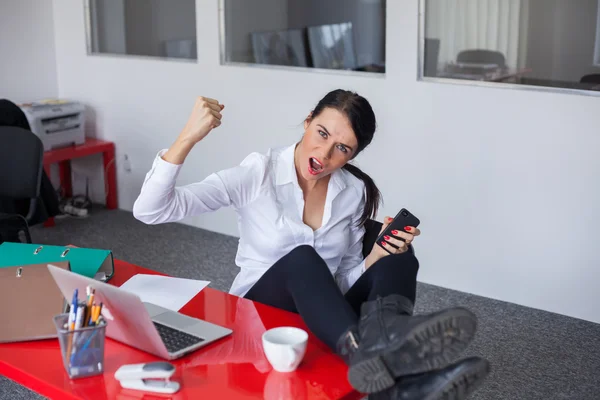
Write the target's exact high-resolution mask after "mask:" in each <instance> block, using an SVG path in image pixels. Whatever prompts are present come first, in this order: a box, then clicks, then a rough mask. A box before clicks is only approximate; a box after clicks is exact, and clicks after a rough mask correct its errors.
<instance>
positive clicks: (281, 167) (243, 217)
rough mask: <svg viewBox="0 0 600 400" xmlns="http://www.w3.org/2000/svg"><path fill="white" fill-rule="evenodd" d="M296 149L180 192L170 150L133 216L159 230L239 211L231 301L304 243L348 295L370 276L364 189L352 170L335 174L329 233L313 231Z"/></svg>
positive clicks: (251, 159) (249, 160)
mask: <svg viewBox="0 0 600 400" xmlns="http://www.w3.org/2000/svg"><path fill="white" fill-rule="evenodd" d="M295 146H296V145H295V144H294V145H292V146H289V147H284V148H279V149H270V150H269V151H268V152H267V153H266V154H260V153H252V154H250V155H249V156H248V157H246V159H244V160H243V161H242V163H241V164H240V165H238V166H236V167H233V168H229V169H225V170H222V171H219V172H216V173H213V174H211V175H210V176H208V177H207V178H206V179H204V180H203V181H201V182H197V183H193V184H190V185H185V186H179V187H176V186H175V181H176V179H177V175H178V174H179V170H180V168H181V165H175V164H171V163H168V162H166V161H164V160H163V159H162V158H161V156H162V155H163V154H164V153H165V152H166V150H161V151H160V152H159V153H158V155H157V156H156V158H155V160H154V163H153V165H152V168H151V169H150V171H149V172H148V173H147V174H146V178H145V180H144V184H143V185H142V189H141V192H140V195H139V196H138V198H137V200H136V201H135V204H134V206H133V215H134V216H135V218H137V219H138V220H140V221H142V222H144V223H146V224H160V223H164V222H173V221H179V220H181V219H183V218H185V217H188V216H193V215H198V214H202V213H205V212H210V211H216V210H217V209H219V208H221V207H225V206H233V207H234V209H235V210H236V212H237V214H238V229H239V234H240V240H239V245H238V251H237V255H236V258H235V263H236V264H237V265H238V266H239V267H240V269H241V271H240V272H239V274H238V275H237V277H236V278H235V280H234V282H233V285H232V287H231V289H230V293H231V294H234V295H237V296H244V295H245V294H246V293H247V292H248V290H250V288H251V287H252V286H253V285H254V283H256V281H258V279H259V278H260V277H261V276H262V274H264V273H265V272H266V271H267V270H268V269H269V267H271V266H272V265H273V264H275V262H276V261H277V260H279V259H280V258H282V257H283V256H285V255H286V254H287V253H289V252H290V251H291V250H293V249H294V248H295V247H298V246H300V245H304V244H307V245H310V246H312V247H313V248H314V249H315V250H316V251H317V253H318V254H319V255H320V256H321V257H322V258H323V259H324V260H325V262H326V263H327V266H328V267H329V270H330V271H331V273H332V274H333V275H334V277H335V280H336V282H337V284H338V286H339V287H340V289H341V290H342V292H346V291H347V290H348V289H349V288H350V287H351V286H352V285H353V284H354V282H356V280H357V279H358V278H359V277H360V275H361V274H362V273H363V272H364V271H365V262H364V259H363V256H362V240H363V236H364V234H365V229H364V228H363V227H357V226H356V225H357V222H358V221H359V220H360V217H361V215H362V213H363V210H364V206H365V187H364V184H363V182H362V181H361V180H360V179H358V178H356V177H354V176H353V175H352V174H350V173H349V172H348V171H346V170H343V169H342V170H337V171H335V172H334V173H333V174H332V175H331V179H330V180H329V184H328V188H327V197H326V200H325V209H324V212H323V222H322V226H321V227H320V228H319V229H317V230H315V231H313V229H312V228H311V227H309V226H308V225H306V224H305V223H304V222H303V220H302V215H303V211H304V196H303V194H302V189H301V188H300V186H299V185H298V177H297V176H296V168H295V166H294V149H295Z"/></svg>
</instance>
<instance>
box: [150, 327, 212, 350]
mask: <svg viewBox="0 0 600 400" xmlns="http://www.w3.org/2000/svg"><path fill="white" fill-rule="evenodd" d="M153 322H154V321H153ZM154 326H155V327H156V330H157V331H158V334H159V335H160V337H161V339H162V340H163V342H164V344H165V346H166V347H167V351H168V352H169V353H176V352H178V351H179V350H182V349H185V348H187V347H190V346H193V345H195V344H197V343H201V342H204V339H202V338H199V337H197V336H193V335H190V334H188V333H185V332H182V331H179V330H177V329H173V328H171V327H168V326H166V325H163V324H159V323H158V322H154Z"/></svg>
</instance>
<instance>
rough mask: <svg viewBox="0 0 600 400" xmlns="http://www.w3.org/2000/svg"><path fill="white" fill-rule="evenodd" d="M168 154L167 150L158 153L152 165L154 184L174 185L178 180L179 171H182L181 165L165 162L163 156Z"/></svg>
mask: <svg viewBox="0 0 600 400" xmlns="http://www.w3.org/2000/svg"><path fill="white" fill-rule="evenodd" d="M166 152H167V149H163V150H161V151H159V152H158V154H157V155H156V158H155V159H154V164H153V165H152V172H151V175H150V176H151V178H152V180H153V181H154V182H158V183H162V184H165V185H167V184H172V183H175V181H176V180H177V176H178V175H179V171H180V170H181V164H179V165H176V164H171V163H170V162H168V161H165V160H163V158H162V156H163V155H164V154H165V153H166Z"/></svg>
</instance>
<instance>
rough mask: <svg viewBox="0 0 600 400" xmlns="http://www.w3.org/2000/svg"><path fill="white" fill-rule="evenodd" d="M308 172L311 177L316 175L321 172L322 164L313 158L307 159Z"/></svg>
mask: <svg viewBox="0 0 600 400" xmlns="http://www.w3.org/2000/svg"><path fill="white" fill-rule="evenodd" d="M308 172H310V173H311V174H312V175H318V174H320V173H321V172H323V164H321V162H320V161H319V160H317V159H316V158H314V157H311V158H309V159H308Z"/></svg>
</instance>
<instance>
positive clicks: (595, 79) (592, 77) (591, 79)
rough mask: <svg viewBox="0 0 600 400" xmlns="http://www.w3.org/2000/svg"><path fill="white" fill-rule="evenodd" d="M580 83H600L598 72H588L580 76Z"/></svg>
mask: <svg viewBox="0 0 600 400" xmlns="http://www.w3.org/2000/svg"><path fill="white" fill-rule="evenodd" d="M580 83H596V84H600V74H589V75H584V76H582V77H581V80H580Z"/></svg>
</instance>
